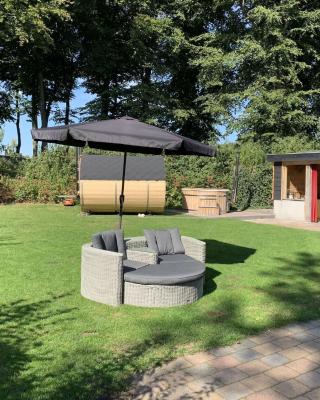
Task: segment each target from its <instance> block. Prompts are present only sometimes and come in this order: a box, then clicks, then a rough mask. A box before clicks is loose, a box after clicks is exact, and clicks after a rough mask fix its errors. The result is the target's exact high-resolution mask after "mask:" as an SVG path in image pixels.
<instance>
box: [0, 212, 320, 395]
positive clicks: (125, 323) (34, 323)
mask: <svg viewBox="0 0 320 400" xmlns="http://www.w3.org/2000/svg"><path fill="white" fill-rule="evenodd" d="M116 223H117V217H116V216H90V217H84V216H81V215H80V210H79V208H78V207H74V208H63V207H61V206H53V205H41V206H40V205H39V206H38V205H21V206H20V205H17V206H3V207H0V303H1V304H0V399H1V400H20V399H25V400H27V399H28V400H30V399H31V400H34V399H39V400H40V399H41V400H42V399H46V400H47V399H50V400H59V399H63V400H66V399H68V400H75V399H77V400H79V399H85V400H88V399H107V398H108V396H109V394H110V393H115V392H117V391H120V390H122V389H125V388H127V387H128V384H129V382H130V377H131V376H132V375H133V374H134V373H136V372H139V371H143V370H145V369H147V368H148V367H152V366H155V365H157V364H159V363H161V362H163V361H166V360H169V359H171V358H174V357H175V356H179V355H182V354H187V353H192V352H195V351H198V350H201V349H206V348H210V347H213V346H220V345H228V344H231V343H234V342H235V341H237V340H239V339H241V338H243V337H244V336H247V335H250V334H255V333H257V332H260V331H262V330H265V329H267V328H271V327H276V326H281V325H283V324H286V323H288V322H290V321H296V320H309V319H314V318H319V317H320V280H319V278H320V234H319V233H316V232H307V231H302V230H294V229H286V228H281V227H275V226H268V225H256V224H253V223H248V222H243V221H239V220H235V219H211V220H209V219H208V220H206V219H200V218H194V217H188V216H181V215H178V216H151V217H146V218H137V217H136V216H125V217H124V223H125V233H126V236H134V235H141V234H142V230H143V228H145V227H147V228H164V227H174V226H178V227H179V228H180V230H181V233H182V234H184V235H190V236H193V237H196V238H199V239H201V240H205V241H206V242H207V260H208V262H207V266H208V268H207V275H206V283H205V295H204V297H203V298H202V299H201V300H200V301H198V302H197V303H195V304H192V305H189V306H184V307H176V308H170V309H147V308H137V307H130V306H121V307H118V308H112V307H108V306H105V305H102V304H97V303H94V302H91V301H89V300H86V299H84V298H82V297H81V296H80V249H81V245H82V244H83V243H86V242H88V241H90V237H91V235H92V234H93V233H95V232H98V231H101V230H107V229H112V228H114V227H115V226H116Z"/></svg>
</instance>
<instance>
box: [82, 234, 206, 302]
mask: <svg viewBox="0 0 320 400" xmlns="http://www.w3.org/2000/svg"><path fill="white" fill-rule="evenodd" d="M124 242H125V250H122V253H121V252H115V251H107V250H101V249H97V248H94V247H92V244H91V243H88V244H85V245H83V246H82V262H81V294H82V296H84V297H86V298H88V299H90V300H94V301H97V302H99V303H104V304H109V305H113V306H118V305H120V304H130V305H135V306H142V307H172V306H178V305H184V304H190V303H193V302H195V301H196V300H198V299H199V298H200V297H202V294H203V280H204V273H205V264H204V262H205V254H206V244H205V242H202V241H200V240H197V239H194V238H191V237H187V236H182V237H181V242H182V245H183V248H184V254H168V255H158V253H157V252H156V251H155V250H154V249H151V248H150V247H148V243H147V240H146V238H145V237H144V236H141V237H134V238H129V239H126V240H125V241H124Z"/></svg>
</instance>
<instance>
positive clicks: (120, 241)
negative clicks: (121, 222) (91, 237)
mask: <svg viewBox="0 0 320 400" xmlns="http://www.w3.org/2000/svg"><path fill="white" fill-rule="evenodd" d="M114 232H115V235H116V241H117V248H118V253H122V254H123V259H124V260H125V259H126V258H127V251H126V244H125V242H124V238H123V231H122V229H117V230H115V231H114Z"/></svg>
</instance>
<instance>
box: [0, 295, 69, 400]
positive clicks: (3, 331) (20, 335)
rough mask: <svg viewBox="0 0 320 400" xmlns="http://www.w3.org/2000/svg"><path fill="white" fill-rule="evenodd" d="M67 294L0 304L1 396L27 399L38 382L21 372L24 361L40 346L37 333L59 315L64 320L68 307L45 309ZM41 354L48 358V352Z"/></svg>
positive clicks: (11, 399)
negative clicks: (54, 309) (31, 300)
mask: <svg viewBox="0 0 320 400" xmlns="http://www.w3.org/2000/svg"><path fill="white" fill-rule="evenodd" d="M68 295H69V294H63V295H60V296H52V298H50V299H46V300H42V301H38V302H27V301H25V300H22V299H21V300H17V301H14V302H10V303H5V304H0V398H1V399H3V400H17V399H20V398H25V397H24V396H26V398H27V397H28V393H29V391H30V390H31V388H32V387H35V386H36V385H37V384H38V383H40V382H39V381H37V378H36V377H35V376H33V375H29V374H26V373H25V372H26V371H27V370H28V364H29V363H31V362H32V361H34V356H31V355H30V352H32V350H33V349H35V348H36V347H41V346H42V341H41V333H42V332H43V331H45V330H50V329H54V324H55V322H57V318H58V319H59V321H60V320H61V318H63V319H64V320H68V316H67V314H68V313H69V312H71V311H72V309H70V308H69V309H68V308H62V309H58V310H57V311H56V312H55V314H53V313H52V311H49V310H48V309H47V308H48V306H49V305H50V304H52V303H53V302H55V301H56V300H58V299H61V298H63V297H66V296H68ZM49 319H50V321H49ZM69 319H70V318H69ZM38 354H39V353H38ZM41 357H42V360H43V361H48V357H49V355H47V354H46V355H43V356H41Z"/></svg>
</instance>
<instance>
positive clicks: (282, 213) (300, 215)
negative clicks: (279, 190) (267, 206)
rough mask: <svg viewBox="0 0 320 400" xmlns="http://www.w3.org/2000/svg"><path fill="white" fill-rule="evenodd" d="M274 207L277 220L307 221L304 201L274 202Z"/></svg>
mask: <svg viewBox="0 0 320 400" xmlns="http://www.w3.org/2000/svg"><path fill="white" fill-rule="evenodd" d="M273 207H274V215H275V218H279V219H292V220H296V221H305V214H304V201H303V200H274V202H273Z"/></svg>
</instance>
